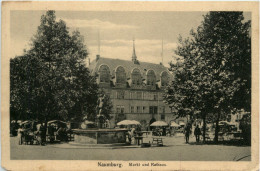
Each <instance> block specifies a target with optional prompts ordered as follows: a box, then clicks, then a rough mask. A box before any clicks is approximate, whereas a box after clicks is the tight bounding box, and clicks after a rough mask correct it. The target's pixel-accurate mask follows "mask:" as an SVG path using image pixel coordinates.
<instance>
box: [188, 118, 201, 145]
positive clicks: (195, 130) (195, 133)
mask: <svg viewBox="0 0 260 171" xmlns="http://www.w3.org/2000/svg"><path fill="white" fill-rule="evenodd" d="M184 134H185V140H186V143H189V139H190V135H191V134H192V124H191V123H188V124H187V125H186V127H185V128H184ZM200 135H201V130H200V128H199V125H196V127H195V129H194V136H195V137H196V142H197V143H199V142H200Z"/></svg>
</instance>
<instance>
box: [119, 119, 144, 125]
mask: <svg viewBox="0 0 260 171" xmlns="http://www.w3.org/2000/svg"><path fill="white" fill-rule="evenodd" d="M117 125H118V126H120V125H140V122H138V121H135V120H123V121H120V122H118V123H117Z"/></svg>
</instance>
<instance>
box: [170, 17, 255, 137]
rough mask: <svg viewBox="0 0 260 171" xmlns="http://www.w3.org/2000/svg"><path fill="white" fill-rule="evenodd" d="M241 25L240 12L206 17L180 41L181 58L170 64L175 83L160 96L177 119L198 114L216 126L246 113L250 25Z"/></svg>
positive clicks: (249, 67)
mask: <svg viewBox="0 0 260 171" xmlns="http://www.w3.org/2000/svg"><path fill="white" fill-rule="evenodd" d="M243 19H244V17H243V13H242V12H209V13H208V14H207V15H205V16H204V20H203V22H202V24H201V25H200V26H199V27H198V28H197V30H196V31H194V30H191V32H190V35H191V37H189V38H186V39H183V38H182V37H181V36H180V38H179V45H178V47H177V49H176V51H175V53H176V54H177V55H178V56H180V57H179V58H178V59H177V63H175V64H173V63H170V70H171V71H172V72H173V74H174V75H175V80H174V81H173V82H172V84H171V85H170V86H169V87H168V89H167V91H166V95H165V99H166V101H167V103H168V104H170V106H171V107H172V108H174V109H175V110H176V113H177V114H178V115H180V116H185V115H194V114H199V115H197V116H199V117H201V118H203V119H204V121H205V118H206V115H207V114H208V113H213V114H215V115H216V116H217V117H216V118H217V119H216V123H217V124H218V120H219V118H220V116H221V115H226V114H228V113H230V111H231V110H232V109H245V110H247V111H250V107H251V37H250V34H249V32H250V28H251V25H250V21H248V22H244V21H243ZM216 130H217V129H216ZM216 133H217V132H216ZM204 135H205V122H204ZM216 136H217V134H216Z"/></svg>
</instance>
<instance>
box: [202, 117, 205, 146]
mask: <svg viewBox="0 0 260 171" xmlns="http://www.w3.org/2000/svg"><path fill="white" fill-rule="evenodd" d="M202 119H203V143H205V142H206V138H205V137H206V115H203V118H202Z"/></svg>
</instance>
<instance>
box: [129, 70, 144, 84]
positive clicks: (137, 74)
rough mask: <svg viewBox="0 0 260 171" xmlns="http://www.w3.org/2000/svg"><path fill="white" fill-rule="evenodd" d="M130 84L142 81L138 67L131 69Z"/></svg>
mask: <svg viewBox="0 0 260 171" xmlns="http://www.w3.org/2000/svg"><path fill="white" fill-rule="evenodd" d="M131 79H132V84H133V85H134V84H136V85H140V83H141V82H142V76H141V72H140V70H139V69H138V68H135V69H133V71H132V73H131Z"/></svg>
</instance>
